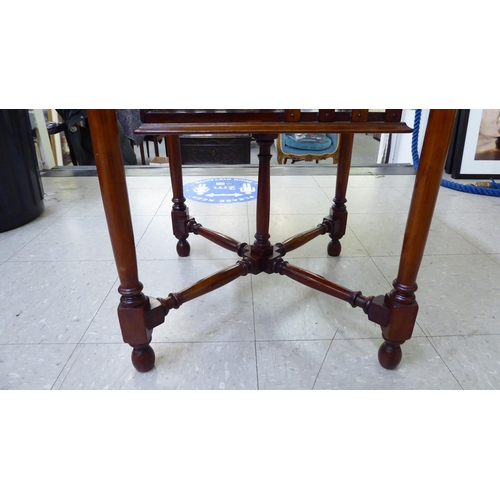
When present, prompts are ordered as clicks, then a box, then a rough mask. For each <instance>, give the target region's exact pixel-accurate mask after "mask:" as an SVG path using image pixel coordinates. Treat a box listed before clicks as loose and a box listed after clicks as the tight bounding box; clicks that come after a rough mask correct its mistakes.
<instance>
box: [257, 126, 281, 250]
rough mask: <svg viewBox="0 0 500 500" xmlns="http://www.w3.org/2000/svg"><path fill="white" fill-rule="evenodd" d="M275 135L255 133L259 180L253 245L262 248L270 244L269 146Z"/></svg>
mask: <svg viewBox="0 0 500 500" xmlns="http://www.w3.org/2000/svg"><path fill="white" fill-rule="evenodd" d="M275 137H276V136H274V135H273V136H268V135H256V136H255V140H256V141H257V144H258V145H259V154H258V158H259V181H258V188H257V215H256V226H257V232H256V233H255V242H254V245H255V246H256V247H258V248H261V249H264V248H268V247H270V246H271V243H270V242H269V238H270V234H269V217H270V212H271V157H272V155H271V146H272V145H273V143H274V138H275Z"/></svg>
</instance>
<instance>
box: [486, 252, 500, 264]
mask: <svg viewBox="0 0 500 500" xmlns="http://www.w3.org/2000/svg"><path fill="white" fill-rule="evenodd" d="M488 257H489V258H490V259H492V260H494V261H495V262H497V263H498V264H500V253H497V254H491V253H490V254H488Z"/></svg>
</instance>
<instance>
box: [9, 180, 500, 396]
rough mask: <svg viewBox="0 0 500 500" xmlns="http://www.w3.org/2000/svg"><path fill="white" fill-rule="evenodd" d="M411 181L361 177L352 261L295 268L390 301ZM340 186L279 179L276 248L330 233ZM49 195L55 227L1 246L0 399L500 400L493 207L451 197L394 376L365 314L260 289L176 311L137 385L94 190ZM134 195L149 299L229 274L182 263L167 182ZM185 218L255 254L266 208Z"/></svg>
mask: <svg viewBox="0 0 500 500" xmlns="http://www.w3.org/2000/svg"><path fill="white" fill-rule="evenodd" d="M194 179H195V178H194V177H189V175H188V174H186V181H187V182H189V181H192V180H194ZM413 180H414V177H413V176H412V175H387V176H365V175H353V176H351V179H350V186H349V190H348V194H347V198H348V209H349V222H348V226H349V227H348V232H347V235H346V236H345V238H344V240H343V253H342V256H341V257H340V258H338V259H332V258H328V257H327V256H326V244H327V241H328V239H327V238H328V237H327V236H324V237H319V238H317V239H316V240H314V241H313V242H311V243H309V244H308V245H307V246H305V247H303V248H301V249H300V250H297V251H296V252H294V253H291V254H289V255H287V260H289V261H290V262H291V263H296V264H297V265H299V266H301V267H304V268H306V269H309V270H311V271H313V272H316V273H319V274H323V275H325V276H326V277H329V278H330V279H332V280H334V281H337V282H339V283H341V284H344V285H345V286H347V287H349V288H352V289H360V290H362V291H363V293H364V294H366V295H378V294H382V293H386V292H387V291H389V290H390V283H391V281H392V279H393V278H394V277H395V275H396V270H397V265H398V255H399V253H400V248H401V242H402V236H403V228H404V224H405V214H406V211H407V208H408V205H409V201H410V196H411V190H412V185H413ZM468 182H471V181H468ZM334 183H335V177H334V176H331V175H295V176H287V175H284V176H283V175H280V176H273V177H272V190H273V204H272V206H271V228H270V229H271V230H270V233H271V241H272V242H273V243H276V242H278V241H280V240H282V239H285V238H287V237H289V236H292V235H293V234H296V233H298V232H301V231H303V230H306V229H310V228H311V227H314V226H315V225H316V224H318V223H319V222H321V220H322V217H323V216H324V215H325V214H327V212H328V208H329V205H330V200H331V199H332V197H333V193H334ZM43 184H44V189H45V193H46V197H45V204H46V209H45V212H44V214H43V215H42V216H41V217H39V218H38V219H37V220H35V221H33V222H31V223H29V224H27V225H25V226H23V227H20V228H17V229H14V230H12V231H8V232H6V233H1V234H0V276H1V277H2V278H1V281H2V287H1V288H0V300H1V303H2V315H1V317H0V389H253V390H255V389H301V390H310V389H467V390H470V389H498V388H500V322H499V321H498V315H499V314H500V290H499V288H500V279H499V278H500V236H499V235H500V231H499V226H500V200H499V199H498V198H490V197H483V196H477V195H471V194H464V193H459V192H456V191H451V190H449V189H446V188H441V191H442V192H441V194H440V198H439V201H438V205H437V208H436V213H435V218H434V221H433V225H432V229H431V234H430V237H429V241H428V245H427V249H426V253H425V257H424V259H423V262H422V267H421V272H420V274H419V279H418V283H419V287H420V288H419V291H418V292H417V299H418V301H419V304H420V312H419V316H418V318H417V325H416V327H415V331H414V335H413V338H412V339H411V340H410V341H408V342H407V343H406V344H405V345H404V346H403V361H402V363H401V365H400V366H399V367H398V368H397V369H396V370H394V371H386V370H384V369H383V368H381V367H380V366H379V364H378V361H377V349H378V346H379V344H380V338H381V337H380V332H379V328H378V327H377V325H375V324H372V323H369V322H368V320H367V318H366V316H365V315H364V314H363V313H362V312H361V311H359V310H357V309H356V310H353V309H351V307H350V306H348V305H347V304H345V303H343V302H340V301H336V300H335V299H332V298H330V297H328V296H326V295H322V294H320V293H319V292H315V291H313V290H311V289H308V288H306V287H303V286H302V285H299V284H297V283H295V282H292V281H287V282H286V285H285V286H283V284H284V280H286V278H284V277H281V276H278V275H272V276H268V275H258V276H247V277H244V278H240V279H239V280H236V281H235V282H233V283H231V284H230V285H227V286H225V287H223V288H221V289H219V290H217V291H215V292H213V293H211V294H208V295H205V296H204V297H202V298H200V299H197V300H195V301H192V302H189V303H187V304H185V305H183V306H182V307H181V308H180V309H179V310H177V311H172V312H171V313H170V314H169V315H168V317H167V318H166V321H165V323H164V324H163V325H161V326H160V327H158V328H156V329H155V331H154V333H153V346H154V349H155V352H156V359H157V361H156V367H155V368H154V369H153V370H152V371H150V372H149V373H146V374H141V373H138V372H136V371H135V370H134V368H133V367H132V365H131V362H130V351H131V348H130V347H129V346H128V345H125V344H123V342H122V340H121V334H120V330H119V327H118V319H117V316H116V306H117V303H118V293H117V287H118V282H117V273H116V269H115V266H114V262H113V260H112V252H111V246H110V243H109V237H108V233H107V228H106V224H105V220H104V215H103V210H102V204H101V198H100V192H99V188H98V182H97V179H96V178H95V177H53V178H48V177H44V178H43ZM128 185H129V196H130V202H131V208H132V214H133V225H134V230H135V236H136V244H137V254H138V259H139V275H140V279H141V281H142V282H143V283H144V285H145V289H144V292H145V293H146V294H147V295H151V296H165V295H167V294H168V293H170V292H172V291H177V290H179V289H181V288H184V287H186V286H188V285H190V284H192V283H193V282H194V281H196V280H198V279H200V278H202V277H204V276H206V275H208V274H210V273H211V272H215V271H217V270H220V269H222V268H224V267H226V266H227V265H230V264H232V263H234V261H235V258H234V255H233V254H231V253H230V252H226V251H225V250H223V249H221V248H219V247H216V246H214V245H212V244H210V243H208V242H207V241H206V240H204V239H202V238H199V237H196V236H194V235H192V236H190V242H191V248H192V252H191V257H189V258H187V259H180V258H179V257H177V255H176V253H175V250H174V248H175V239H174V238H173V236H171V233H170V217H169V204H170V199H171V196H172V195H171V191H170V183H169V178H168V177H165V176H164V177H152V176H149V177H137V176H134V177H129V178H128ZM188 205H189V206H190V212H191V214H192V215H194V216H195V217H196V218H197V220H198V221H199V222H201V223H202V224H204V225H205V226H207V227H211V228H213V229H215V230H218V231H221V232H225V233H226V234H228V235H230V236H233V237H234V238H237V239H240V240H242V241H248V240H252V235H253V232H254V227H255V222H254V211H255V202H250V203H247V204H235V205H215V206H210V210H208V209H207V206H206V205H204V204H201V203H196V202H189V201H188ZM298 207H299V209H298ZM204 212H205V214H206V215H205V216H204V215H203V213H204ZM221 304H223V306H224V307H223V308H222V307H221Z"/></svg>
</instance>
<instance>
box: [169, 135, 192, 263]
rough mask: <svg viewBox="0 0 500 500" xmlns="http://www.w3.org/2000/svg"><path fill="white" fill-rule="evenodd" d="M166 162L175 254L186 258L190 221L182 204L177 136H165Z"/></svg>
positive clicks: (188, 249) (188, 248) (179, 150)
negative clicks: (168, 175) (169, 179)
mask: <svg viewBox="0 0 500 500" xmlns="http://www.w3.org/2000/svg"><path fill="white" fill-rule="evenodd" d="M167 150H168V162H169V166H170V178H171V182H172V193H173V198H172V203H173V206H172V212H171V214H172V229H173V232H174V236H175V237H176V238H177V239H178V240H179V241H178V242H177V247H176V249H177V254H178V255H179V257H187V256H188V255H189V252H190V250H191V247H190V245H189V242H188V241H187V238H188V236H189V232H188V229H187V222H188V220H189V219H190V217H189V209H188V207H187V206H186V204H185V203H184V202H185V201H186V198H184V187H183V183H182V157H181V142H180V139H179V136H177V135H169V136H167Z"/></svg>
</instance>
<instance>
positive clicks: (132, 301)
mask: <svg viewBox="0 0 500 500" xmlns="http://www.w3.org/2000/svg"><path fill="white" fill-rule="evenodd" d="M88 118H89V124H90V131H91V134H92V144H93V148H94V153H95V159H96V166H97V173H98V176H99V185H100V188H101V194H102V201H103V205H104V211H105V214H106V221H107V224H108V229H109V235H110V238H111V245H112V248H113V254H114V258H115V262H116V267H117V270H118V276H119V279H120V286H119V288H118V291H119V293H120V294H121V299H120V305H119V306H118V318H119V321H120V327H121V331H122V335H123V340H124V342H126V343H127V344H130V346H131V347H133V351H132V363H133V365H134V366H135V368H136V369H137V370H139V371H141V372H145V371H149V370H151V369H152V368H153V366H154V363H155V354H154V351H153V349H152V348H151V346H150V345H149V344H150V342H151V334H152V328H149V327H148V325H147V324H146V323H147V322H146V313H147V312H148V311H149V309H150V304H149V299H148V298H147V297H145V296H144V294H143V293H142V288H143V286H142V283H141V282H140V281H139V277H138V271H137V257H136V252H135V242H134V233H133V228H132V218H131V214H130V205H129V200H128V192H127V183H126V178H125V167H124V162H123V158H122V153H121V149H120V142H119V137H118V126H117V121H116V113H115V111H114V110H109V109H108V110H88Z"/></svg>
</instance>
